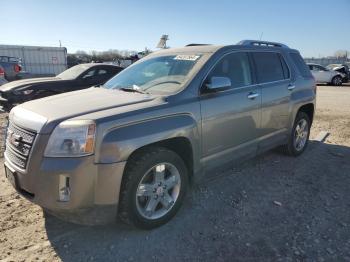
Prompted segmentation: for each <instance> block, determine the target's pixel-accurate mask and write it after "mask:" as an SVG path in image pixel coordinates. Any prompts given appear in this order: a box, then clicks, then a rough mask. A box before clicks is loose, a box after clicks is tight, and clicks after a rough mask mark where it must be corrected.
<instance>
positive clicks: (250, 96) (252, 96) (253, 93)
mask: <svg viewBox="0 0 350 262" xmlns="http://www.w3.org/2000/svg"><path fill="white" fill-rule="evenodd" d="M258 96H259V94H258V93H256V92H251V93H249V94H248V96H247V97H248V98H249V99H252V100H253V99H255V98H257V97H258Z"/></svg>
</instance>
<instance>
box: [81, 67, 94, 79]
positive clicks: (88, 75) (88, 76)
mask: <svg viewBox="0 0 350 262" xmlns="http://www.w3.org/2000/svg"><path fill="white" fill-rule="evenodd" d="M94 74H95V69H91V70H89V71H88V72H87V73H85V75H83V77H82V78H83V79H87V78H90V77H92V76H93V75H94Z"/></svg>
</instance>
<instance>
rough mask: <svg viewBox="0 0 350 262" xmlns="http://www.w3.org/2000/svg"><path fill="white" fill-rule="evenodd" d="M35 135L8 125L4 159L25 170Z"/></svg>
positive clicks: (11, 124) (10, 124)
mask: <svg viewBox="0 0 350 262" xmlns="http://www.w3.org/2000/svg"><path fill="white" fill-rule="evenodd" d="M35 136H36V133H34V132H31V131H28V130H24V129H22V128H20V127H17V126H16V125H14V124H13V123H11V122H10V123H9V127H8V129H7V137H6V151H5V156H6V158H7V159H8V160H9V161H10V162H11V163H13V164H14V165H16V166H18V167H20V168H22V169H25V168H26V167H27V162H28V158H29V154H30V150H31V149H32V146H33V143H34V139H35Z"/></svg>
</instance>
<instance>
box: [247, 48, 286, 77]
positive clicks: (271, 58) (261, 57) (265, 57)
mask: <svg viewBox="0 0 350 262" xmlns="http://www.w3.org/2000/svg"><path fill="white" fill-rule="evenodd" d="M253 57H254V61H255V65H256V70H257V76H258V80H259V83H267V82H273V81H279V80H284V79H285V76H284V74H285V73H284V70H283V67H282V63H281V60H280V57H279V54H277V53H273V52H257V53H253Z"/></svg>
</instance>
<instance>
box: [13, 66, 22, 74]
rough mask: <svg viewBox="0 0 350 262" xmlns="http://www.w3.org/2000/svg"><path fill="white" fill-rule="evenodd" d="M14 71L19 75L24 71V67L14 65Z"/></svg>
mask: <svg viewBox="0 0 350 262" xmlns="http://www.w3.org/2000/svg"><path fill="white" fill-rule="evenodd" d="M13 69H14V70H15V72H16V73H19V72H20V71H21V70H22V67H21V66H20V65H17V64H16V65H14V66H13Z"/></svg>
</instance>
